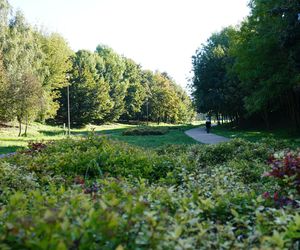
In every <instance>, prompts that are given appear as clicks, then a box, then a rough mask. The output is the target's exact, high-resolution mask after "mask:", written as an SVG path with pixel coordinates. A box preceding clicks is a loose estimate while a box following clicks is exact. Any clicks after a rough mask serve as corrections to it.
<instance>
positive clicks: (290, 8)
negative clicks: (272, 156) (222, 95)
mask: <svg viewBox="0 0 300 250" xmlns="http://www.w3.org/2000/svg"><path fill="white" fill-rule="evenodd" d="M250 6H251V10H252V11H251V15H250V17H249V19H248V20H247V21H246V22H244V23H243V24H242V27H241V33H240V38H239V41H238V43H237V45H236V48H235V55H236V58H237V60H236V64H235V68H236V72H237V73H238V76H239V78H240V80H241V87H242V88H243V89H244V91H245V92H246V96H245V107H246V109H247V112H248V113H249V114H261V115H262V117H263V119H264V121H265V123H266V126H267V127H270V118H269V117H270V115H272V114H273V113H276V112H278V111H279V110H280V109H282V111H284V110H287V111H288V112H287V113H288V114H289V117H290V118H291V120H293V121H294V124H295V125H296V126H298V127H299V126H300V114H299V100H300V99H299V92H297V91H296V89H297V87H296V86H299V66H298V64H297V60H299V59H297V56H296V55H297V48H298V49H299V43H297V42H295V41H296V40H294V39H296V38H297V37H298V38H299V35H300V28H299V22H298V19H297V11H298V10H299V3H297V2H296V1H287V0H271V1H263V0H253V1H251V5H250ZM291 32H292V34H291ZM283 107H284V108H283ZM281 117H282V115H281Z"/></svg>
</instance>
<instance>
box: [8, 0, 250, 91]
mask: <svg viewBox="0 0 300 250" xmlns="http://www.w3.org/2000/svg"><path fill="white" fill-rule="evenodd" d="M9 2H10V4H11V5H12V6H13V7H14V8H15V9H18V8H19V9H21V10H22V11H23V12H24V14H25V16H26V19H27V20H29V22H30V23H31V24H34V25H35V24H37V25H38V26H43V27H45V28H46V29H47V30H48V31H50V32H58V33H60V34H61V35H62V36H64V37H65V38H66V39H67V41H68V42H69V44H70V46H71V48H72V49H74V50H75V51H76V50H79V49H89V50H91V51H94V50H95V48H96V46H97V45H98V44H105V45H108V46H110V47H111V48H113V49H114V50H115V51H116V52H118V53H120V54H123V55H124V56H126V57H129V58H132V59H133V60H135V61H136V62H137V63H140V64H141V65H142V66H143V68H144V69H151V70H160V71H166V72H168V73H169V75H171V76H172V77H173V78H174V79H175V80H176V82H177V83H179V84H180V85H181V86H183V87H185V86H186V84H187V80H186V78H187V77H188V76H190V74H189V72H190V71H191V67H192V66H191V57H192V56H193V55H194V54H195V51H196V49H197V48H198V47H200V45H201V44H202V43H204V42H205V41H206V39H207V38H209V36H210V35H211V34H212V33H213V32H216V31H220V30H221V29H222V28H223V27H226V26H228V25H236V24H238V23H239V22H240V21H242V20H243V18H244V17H246V16H247V15H248V13H249V8H248V7H247V3H248V0H9Z"/></svg>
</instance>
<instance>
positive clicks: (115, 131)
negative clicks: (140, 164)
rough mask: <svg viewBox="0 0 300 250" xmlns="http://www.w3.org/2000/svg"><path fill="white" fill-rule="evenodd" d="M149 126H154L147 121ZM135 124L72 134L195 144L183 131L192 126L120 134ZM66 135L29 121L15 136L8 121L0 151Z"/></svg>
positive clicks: (159, 143)
mask: <svg viewBox="0 0 300 250" xmlns="http://www.w3.org/2000/svg"><path fill="white" fill-rule="evenodd" d="M151 125H153V126H157V125H154V124H151ZM136 126H137V125H127V124H118V123H117V124H109V125H102V126H94V125H89V126H86V127H85V128H83V129H72V130H71V134H72V137H75V138H76V137H84V136H87V135H88V133H89V132H91V131H92V130H93V131H94V132H95V134H97V135H102V134H106V135H108V136H110V137H111V138H114V139H117V140H121V141H125V142H127V143H129V144H133V145H137V146H141V147H147V148H149V147H158V146H162V145H165V144H195V143H197V142H196V141H194V140H193V139H191V138H190V137H188V136H186V135H185V134H184V131H185V130H187V129H190V128H192V127H193V125H189V126H174V125H169V124H161V125H160V126H168V127H170V128H171V129H170V131H169V133H167V134H165V135H161V136H157V135H155V136H123V135H122V132H123V131H124V130H125V129H128V128H132V127H136ZM63 138H66V131H65V130H64V129H63V128H61V127H55V126H48V125H43V124H39V123H32V124H31V125H30V126H29V127H28V136H27V137H18V127H17V126H16V124H10V126H9V127H0V154H6V153H10V152H15V151H17V150H19V149H24V148H26V147H27V145H28V142H31V141H54V140H61V139H63Z"/></svg>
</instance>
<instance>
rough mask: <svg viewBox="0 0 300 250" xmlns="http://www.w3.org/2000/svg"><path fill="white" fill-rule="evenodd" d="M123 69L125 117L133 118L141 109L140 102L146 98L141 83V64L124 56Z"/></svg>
mask: <svg viewBox="0 0 300 250" xmlns="http://www.w3.org/2000/svg"><path fill="white" fill-rule="evenodd" d="M124 61H125V71H124V73H123V80H124V81H126V82H127V83H128V88H127V93H126V96H125V112H124V114H123V117H124V118H125V119H128V120H129V119H134V118H136V117H137V115H138V113H140V111H141V107H142V104H143V102H144V100H145V98H146V91H145V88H144V86H143V85H142V70H141V66H140V65H137V64H136V63H135V62H134V61H133V60H131V59H127V58H124Z"/></svg>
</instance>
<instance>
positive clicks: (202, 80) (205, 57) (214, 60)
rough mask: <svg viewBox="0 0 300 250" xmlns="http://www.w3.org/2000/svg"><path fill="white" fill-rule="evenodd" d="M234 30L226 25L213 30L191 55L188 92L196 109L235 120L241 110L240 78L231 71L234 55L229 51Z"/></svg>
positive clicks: (235, 31) (235, 32)
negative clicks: (190, 82)
mask: <svg viewBox="0 0 300 250" xmlns="http://www.w3.org/2000/svg"><path fill="white" fill-rule="evenodd" d="M237 33H238V31H237V30H236V29H235V28H232V27H228V28H225V29H223V30H222V31H221V32H219V33H215V34H213V35H212V36H211V37H210V38H209V39H208V40H207V43H206V44H205V45H203V46H202V47H201V48H200V49H198V50H197V51H196V55H195V56H193V61H192V62H193V72H194V76H193V79H192V93H193V97H194V100H195V103H196V106H197V109H198V111H199V112H202V113H208V114H210V115H213V114H214V115H216V117H218V118H219V116H220V115H226V116H231V117H235V119H236V120H238V118H239V117H241V115H242V113H243V112H244V110H243V97H244V96H243V92H242V91H240V88H239V84H240V81H239V79H238V77H237V74H236V73H235V72H234V71H232V67H233V65H234V62H235V57H234V56H233V55H232V54H231V52H230V49H231V45H232V43H234V39H235V38H236V34H237Z"/></svg>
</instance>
